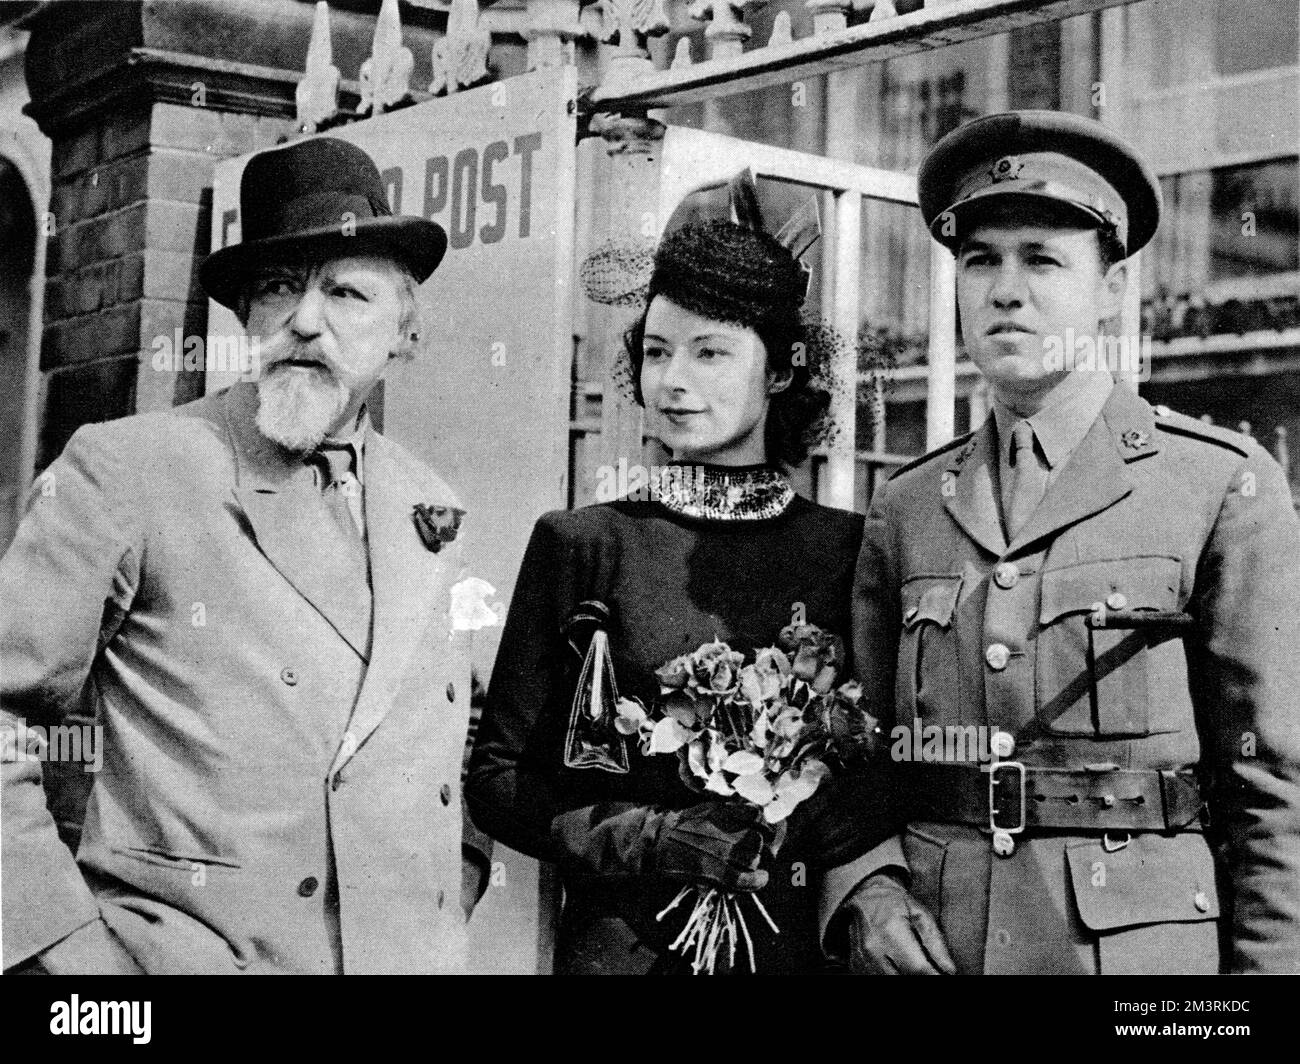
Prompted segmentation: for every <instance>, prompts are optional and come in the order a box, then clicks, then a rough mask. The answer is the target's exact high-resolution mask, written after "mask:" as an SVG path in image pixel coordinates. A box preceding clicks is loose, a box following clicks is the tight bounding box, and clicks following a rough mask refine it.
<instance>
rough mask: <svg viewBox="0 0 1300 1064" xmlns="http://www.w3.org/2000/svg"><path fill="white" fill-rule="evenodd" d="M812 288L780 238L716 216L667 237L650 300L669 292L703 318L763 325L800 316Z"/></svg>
mask: <svg viewBox="0 0 1300 1064" xmlns="http://www.w3.org/2000/svg"><path fill="white" fill-rule="evenodd" d="M807 291H808V274H807V272H806V271H805V270H804V268H803V266H801V265H800V263H799V262H798V260H797V259H796V258H795V257H794V256H793V255H792V254H791V253H790V252H789V251H788V250H787V249H786V248H785V247H784V246H782V244H781V243H779V242H778V241H777V240H776V238H775V237H773V236H771V235H770V234H768V233H765V232H762V231H759V230H755V229H750V228H746V227H744V226H740V225H737V224H736V223H735V222H723V221H714V222H703V223H699V224H693V225H687V226H683V227H682V228H681V229H678V230H677V231H676V232H673V233H671V234H669V235H668V236H667V237H665V238H664V240H663V241H662V242H661V243H660V245H659V248H658V250H657V251H656V252H655V256H654V271H653V273H652V274H651V276H650V285H649V289H648V291H647V292H646V305H647V306H648V305H649V304H650V302H651V301H652V300H653V299H654V298H655V296H664V297H665V298H667V299H669V300H671V301H672V302H673V303H676V304H677V305H678V306H679V307H681V308H683V309H684V310H689V311H691V312H693V313H695V314H700V315H702V316H703V317H706V318H712V319H713V320H715V321H727V322H732V323H734V324H736V325H743V326H748V327H749V328H759V327H766V326H771V325H777V324H781V323H785V322H790V321H792V320H794V319H797V318H798V316H799V310H800V307H802V305H803V300H804V296H805V295H806V294H807Z"/></svg>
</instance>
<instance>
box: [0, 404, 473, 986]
mask: <svg viewBox="0 0 1300 1064" xmlns="http://www.w3.org/2000/svg"><path fill="white" fill-rule="evenodd" d="M256 408H257V397H256V390H255V387H254V386H253V385H251V384H239V385H235V386H234V387H233V388H231V389H228V390H226V391H224V392H221V393H218V394H216V395H213V396H210V397H208V398H205V399H202V400H200V401H198V402H196V403H192V404H190V405H188V406H185V407H181V408H178V409H177V410H174V411H170V412H168V413H164V414H145V415H138V416H135V417H129V418H124V419H122V420H120V421H113V422H108V423H105V424H100V425H92V426H86V427H84V428H82V429H81V430H80V431H78V432H77V433H76V435H75V436H74V437H73V438H72V440H71V441H70V442H69V444H68V446H67V448H66V449H65V451H64V452H63V454H62V456H61V457H60V458H59V459H58V460H57V461H56V462H54V463H53V464H52V465H51V466H50V467H49V469H48V470H47V471H46V472H45V473H44V474H42V477H41V478H39V479H38V483H37V486H36V488H35V490H34V492H33V496H32V501H31V503H30V507H29V510H28V513H27V515H26V517H25V519H24V521H23V523H22V525H21V527H20V529H19V531H18V535H17V538H16V539H15V541H14V543H13V545H12V547H11V549H10V550H9V552H8V553H7V554H6V555H5V557H4V559H3V560H2V561H0V713H2V714H3V719H2V720H0V724H2V725H3V726H5V727H7V728H10V729H12V730H13V733H14V734H17V735H18V736H19V737H20V738H19V741H18V742H17V743H10V744H9V746H10V749H9V754H8V756H7V757H6V763H5V764H4V765H3V769H4V776H3V854H2V856H3V862H4V865H3V875H4V881H3V916H4V959H3V960H4V964H5V966H10V965H13V964H16V963H20V962H21V961H23V960H24V959H25V958H27V957H30V956H33V955H35V954H37V953H39V952H41V951H42V950H44V949H46V948H47V947H49V946H51V945H53V944H54V943H56V942H58V941H59V940H60V939H62V938H63V937H64V936H66V935H68V934H69V933H71V932H72V931H74V930H76V929H77V928H78V927H81V926H83V925H85V924H86V923H88V922H90V921H92V920H94V919H96V918H98V917H99V916H101V915H102V916H103V918H104V919H105V920H106V921H107V922H108V924H109V926H110V927H111V928H112V930H113V931H114V932H115V933H116V934H117V935H118V936H119V937H120V938H121V939H122V941H123V942H124V943H125V945H126V946H127V948H128V949H129V950H130V951H131V952H132V953H133V954H134V956H135V958H136V960H137V961H138V962H139V963H140V965H141V966H142V967H143V968H144V969H145V970H146V971H147V972H205V973H220V972H231V973H234V972H240V971H244V972H326V973H328V972H335V971H344V972H431V971H446V970H450V971H455V970H457V969H459V968H460V967H461V965H462V964H463V960H464V951H465V941H466V939H465V916H464V913H463V910H462V908H461V905H460V883H461V837H462V836H461V799H460V779H461V765H462V755H463V751H464V746H465V734H466V727H467V722H468V713H469V700H470V668H469V648H468V638H469V637H468V633H467V632H453V631H452V625H451V622H450V614H449V609H450V588H451V585H452V583H453V582H454V581H455V580H456V578H457V576H458V571H459V569H460V567H461V565H462V561H461V550H462V544H461V541H460V540H459V539H456V540H453V541H451V542H447V543H444V544H443V545H442V546H441V549H440V550H438V551H436V552H435V551H432V550H430V549H428V548H427V547H426V546H425V544H424V543H423V542H422V540H421V538H420V536H419V535H418V533H417V529H416V526H415V523H414V520H413V509H414V506H415V505H416V504H417V503H430V504H434V505H441V506H456V499H455V497H454V496H453V495H452V493H451V491H450V490H449V489H448V488H447V486H446V485H445V484H443V483H442V481H440V480H439V479H438V478H437V477H436V476H434V475H433V474H432V473H431V472H430V471H429V470H428V469H427V468H426V467H425V466H424V465H423V464H422V463H420V462H419V461H417V460H416V459H414V458H413V457H412V456H411V455H409V454H407V453H406V452H405V451H403V450H402V449H401V448H400V447H398V446H397V445H396V444H394V443H393V442H391V441H390V440H386V439H385V438H384V437H383V436H381V435H379V434H378V433H376V432H374V431H373V430H368V431H367V435H366V439H365V470H364V476H365V496H364V498H365V517H366V528H367V536H368V549H369V557H370V577H371V583H372V586H373V611H374V626H373V633H374V638H373V647H370V648H368V646H367V642H368V640H367V634H368V633H367V628H366V624H365V612H364V605H363V606H362V608H361V609H358V608H357V599H356V596H355V595H350V594H349V593H348V589H349V588H350V587H351V588H355V586H356V583H355V581H356V579H357V574H356V573H355V572H344V571H341V570H340V569H339V565H340V563H339V562H338V561H337V560H336V558H335V557H334V556H333V554H332V552H330V551H329V550H328V549H327V546H326V543H325V540H324V538H323V537H322V535H321V534H320V529H322V528H323V527H325V525H326V522H327V521H328V518H327V517H326V515H325V510H324V503H323V501H322V498H321V496H320V493H319V491H318V490H317V489H316V487H315V485H314V483H313V479H312V472H311V470H310V469H309V468H308V467H307V466H306V465H304V464H303V463H302V462H301V460H295V459H293V458H292V456H290V455H288V454H286V452H284V451H282V450H280V449H279V448H278V447H276V446H275V445H273V444H270V443H269V442H268V441H266V440H265V439H264V438H263V437H262V436H261V434H260V433H259V432H258V431H257V429H256V427H255V425H254V415H255V412H256ZM362 602H363V603H364V600H362ZM367 658H368V660H367ZM77 720H86V721H87V722H90V721H93V723H94V724H95V725H98V726H100V727H102V729H103V732H102V734H103V747H102V750H103V764H102V768H101V769H100V771H98V773H96V774H95V775H94V782H93V787H92V789H91V792H90V797H89V802H88V806H87V809H86V814H85V821H84V828H83V830H82V832H81V837H80V846H79V848H78V851H77V854H76V858H75V860H74V858H73V854H72V853H71V852H70V851H69V849H68V848H67V846H65V845H64V843H63V842H61V841H60V838H59V836H58V833H57V828H56V823H55V816H52V815H51V809H50V807H49V806H48V805H47V800H46V794H45V791H44V789H43V787H42V775H43V773H42V769H46V770H47V772H48V770H50V769H56V770H57V771H59V772H62V773H64V774H65V775H66V774H67V773H69V772H71V773H77V772H79V771H80V769H81V766H79V765H68V764H62V765H58V766H56V765H54V764H53V763H50V764H43V763H42V761H40V760H35V759H32V758H31V757H28V756H24V755H25V754H26V752H27V751H29V750H30V751H32V752H36V751H37V750H38V749H39V739H33V738H32V733H30V732H28V733H26V739H29V740H31V742H30V743H29V742H27V741H26V740H25V739H24V738H23V736H24V733H23V732H22V729H23V728H24V727H27V728H31V727H32V726H38V727H44V728H50V727H52V726H57V725H59V724H60V723H66V722H68V721H74V722H75V721H77ZM38 734H39V733H38ZM66 745H67V744H66V743H65V744H64V746H65V747H66ZM47 754H48V751H47ZM58 812H59V810H58V809H57V807H56V808H55V810H54V813H55V815H58Z"/></svg>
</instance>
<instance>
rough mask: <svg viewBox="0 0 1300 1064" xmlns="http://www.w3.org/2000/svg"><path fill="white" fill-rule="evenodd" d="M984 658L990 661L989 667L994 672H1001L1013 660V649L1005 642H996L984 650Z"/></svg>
mask: <svg viewBox="0 0 1300 1064" xmlns="http://www.w3.org/2000/svg"><path fill="white" fill-rule="evenodd" d="M984 660H985V661H987V662H988V663H989V668H990V669H992V670H993V671H994V672H1001V671H1002V670H1003V669H1005V668H1006V667H1007V662H1008V661H1010V660H1011V651H1010V650H1009V649H1008V648H1007V646H1006V644H1005V643H994V644H992V645H991V646H990V647H989V648H988V650H986V651H984Z"/></svg>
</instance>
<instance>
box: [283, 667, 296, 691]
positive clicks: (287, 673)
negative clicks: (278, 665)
mask: <svg viewBox="0 0 1300 1064" xmlns="http://www.w3.org/2000/svg"><path fill="white" fill-rule="evenodd" d="M280 679H281V681H282V682H284V683H286V684H288V685H289V686H290V687H293V686H294V685H295V684H296V683H297V682H298V670H297V669H290V668H283V669H281V670H280Z"/></svg>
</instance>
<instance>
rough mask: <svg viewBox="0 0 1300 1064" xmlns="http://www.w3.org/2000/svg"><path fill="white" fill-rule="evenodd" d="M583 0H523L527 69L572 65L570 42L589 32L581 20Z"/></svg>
mask: <svg viewBox="0 0 1300 1064" xmlns="http://www.w3.org/2000/svg"><path fill="white" fill-rule="evenodd" d="M582 2H583V0H525V7H526V9H527V10H526V15H527V21H526V22H525V23H524V27H523V31H522V32H523V37H524V40H526V41H527V42H528V69H529V70H547V69H550V68H552V67H559V66H573V64H574V46H573V42H574V40H575V39H576V38H578V37H589V36H591V34H590V32H589V31H588V29H587V27H586V26H585V25H584V24H583V20H582V15H581V10H582Z"/></svg>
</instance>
